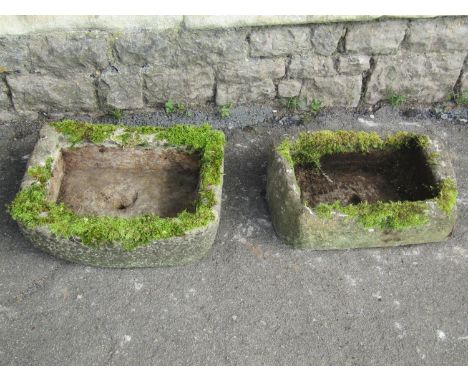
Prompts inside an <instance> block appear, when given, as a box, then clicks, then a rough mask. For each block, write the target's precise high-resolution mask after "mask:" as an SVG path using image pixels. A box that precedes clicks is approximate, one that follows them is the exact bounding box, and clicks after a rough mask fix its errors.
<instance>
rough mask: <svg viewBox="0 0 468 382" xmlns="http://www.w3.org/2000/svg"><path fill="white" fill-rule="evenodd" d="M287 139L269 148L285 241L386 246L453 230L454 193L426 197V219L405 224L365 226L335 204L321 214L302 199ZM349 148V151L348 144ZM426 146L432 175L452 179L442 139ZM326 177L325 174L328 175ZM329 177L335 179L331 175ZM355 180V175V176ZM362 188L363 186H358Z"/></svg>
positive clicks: (274, 211) (273, 200)
mask: <svg viewBox="0 0 468 382" xmlns="http://www.w3.org/2000/svg"><path fill="white" fill-rule="evenodd" d="M317 133H322V132H317ZM323 133H331V132H323ZM331 134H333V133H331ZM351 134H352V133H351ZM364 134H367V133H364ZM283 144H284V142H283ZM283 144H281V145H277V146H275V147H273V148H272V151H271V156H270V159H269V164H268V170H267V192H266V198H267V201H268V205H269V209H270V214H271V218H272V222H273V226H274V228H275V230H276V233H277V234H278V236H279V237H280V238H281V239H282V240H283V241H284V242H286V243H287V244H290V245H292V246H294V247H298V248H304V249H317V250H323V249H346V248H361V247H387V246H395V245H406V244H417V243H426V242H435V241H443V240H446V239H447V237H448V236H449V235H450V233H451V232H452V229H453V227H454V224H455V220H456V204H455V199H452V200H451V201H450V206H447V205H446V204H445V205H443V207H442V205H441V204H439V203H438V202H437V201H436V199H427V200H424V201H423V202H422V203H423V205H424V209H425V212H424V215H421V216H424V218H425V220H424V221H422V222H421V221H420V222H419V223H418V224H415V223H414V224H413V223H411V224H407V225H406V226H405V228H399V229H396V228H394V229H391V228H381V227H379V226H375V227H372V228H369V227H366V226H364V225H363V224H362V223H361V222H360V221H359V220H358V218H356V217H355V216H347V215H346V213H341V212H340V211H339V210H337V211H334V210H333V208H334V207H333V206H332V207H331V212H330V215H329V216H323V215H321V214H319V213H318V211H317V210H316V209H315V208H313V206H310V207H309V206H308V205H307V203H306V202H305V201H304V197H303V194H302V192H301V191H302V190H301V188H300V186H299V184H298V181H297V179H296V174H295V167H294V165H295V164H294V162H293V160H292V158H291V153H290V151H289V148H285V147H290V144H289V145H288V146H285V147H282V146H284V145H283ZM347 150H348V152H349V149H347ZM425 150H426V151H425V152H426V154H425V155H427V156H426V158H432V159H431V160H430V161H429V162H428V163H429V167H430V171H431V174H432V176H433V179H434V181H435V182H436V183H437V182H444V181H454V179H455V174H454V170H453V168H452V165H451V163H450V160H449V156H448V154H447V152H446V151H444V150H443V149H442V146H441V144H440V143H439V142H436V141H429V146H428V147H427V148H426V149H425ZM332 151H333V150H332ZM343 168H346V166H344V167H343ZM322 175H323V173H322ZM323 177H325V178H326V177H327V175H326V174H325V175H323ZM328 181H332V182H333V180H331V179H328ZM353 181H357V179H354V178H353ZM360 191H362V190H361V189H358V190H356V192H360ZM384 191H386V189H384ZM318 197H320V195H318ZM452 197H453V195H452ZM350 203H351V204H358V206H359V203H361V200H355V201H353V200H351V201H350ZM452 203H453V204H452ZM368 206H372V204H368ZM447 207H448V208H447ZM418 208H419V207H418ZM416 211H417V210H416ZM418 213H419V214H422V212H418ZM404 217H405V215H403V218H404ZM397 218H398V219H399V218H400V215H397Z"/></svg>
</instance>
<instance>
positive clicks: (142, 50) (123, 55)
mask: <svg viewBox="0 0 468 382" xmlns="http://www.w3.org/2000/svg"><path fill="white" fill-rule="evenodd" d="M111 41H113V42H114V44H113V46H114V51H115V55H116V56H117V58H118V60H119V61H120V62H121V63H122V64H125V65H130V66H142V67H143V66H145V65H155V64H166V65H168V66H172V65H174V64H175V62H176V57H177V52H178V50H177V49H178V48H177V33H176V32H172V31H167V32H154V31H148V30H142V31H126V32H123V33H116V34H114V35H112V37H111Z"/></svg>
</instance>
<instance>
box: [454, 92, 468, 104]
mask: <svg viewBox="0 0 468 382" xmlns="http://www.w3.org/2000/svg"><path fill="white" fill-rule="evenodd" d="M455 102H456V104H457V105H459V106H468V92H463V93H461V94H460V95H459V96H457V97H456V98H455Z"/></svg>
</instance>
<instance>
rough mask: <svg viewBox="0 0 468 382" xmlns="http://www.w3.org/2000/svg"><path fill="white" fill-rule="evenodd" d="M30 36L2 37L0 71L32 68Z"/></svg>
mask: <svg viewBox="0 0 468 382" xmlns="http://www.w3.org/2000/svg"><path fill="white" fill-rule="evenodd" d="M28 41H29V38H28V36H18V37H13V36H1V37H0V73H14V72H24V71H28V70H31V61H30V58H29V48H28Z"/></svg>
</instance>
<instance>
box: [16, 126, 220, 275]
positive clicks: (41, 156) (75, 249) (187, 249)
mask: <svg viewBox="0 0 468 382" xmlns="http://www.w3.org/2000/svg"><path fill="white" fill-rule="evenodd" d="M152 145H153V147H156V148H157V149H158V148H159V146H158V144H157V143H156V144H155V143H149V146H147V147H146V148H147V149H151V146H152ZM69 146H70V144H69V143H68V141H67V140H66V138H65V137H64V136H63V135H62V134H60V133H58V132H57V131H56V130H55V128H53V127H51V126H49V125H47V124H46V125H44V127H43V128H42V129H41V132H40V138H39V141H38V142H37V144H36V147H35V148H34V150H33V153H32V154H31V157H30V159H29V161H28V167H29V166H36V165H39V164H41V165H43V164H44V163H45V161H46V159H47V158H49V157H52V158H54V159H55V158H57V157H58V155H59V154H60V152H61V149H62V148H68V147H69ZM107 146H112V144H111V143H107ZM222 167H223V164H221V173H222V172H223V168H222ZM32 182H33V180H32V178H31V176H30V175H29V174H28V172H27V170H26V174H25V176H24V178H23V182H22V185H21V187H22V188H23V187H27V186H29V185H30V184H31V183H32ZM213 190H214V192H215V198H216V200H217V203H216V205H215V206H214V207H213V208H212V211H213V214H214V216H215V219H214V220H213V221H211V222H210V223H209V224H207V225H206V226H204V227H200V228H195V229H192V230H190V231H187V232H186V233H185V234H184V235H183V236H178V237H172V238H168V239H160V240H154V241H152V242H151V243H149V244H146V245H142V246H139V247H137V248H135V249H133V250H124V249H123V248H121V247H120V246H119V245H109V246H101V247H90V246H87V245H84V244H82V243H81V242H80V241H79V240H77V239H75V238H64V237H60V236H57V235H55V234H53V233H51V232H50V230H49V229H48V227H47V225H46V226H40V227H36V228H33V229H28V228H25V227H23V226H21V227H20V228H21V230H22V232H23V234H24V235H25V236H26V237H27V238H28V239H29V240H30V241H31V242H32V243H33V244H34V245H35V246H37V247H38V248H40V249H41V250H42V251H44V252H47V253H49V254H51V255H53V256H56V257H59V258H61V259H64V260H68V261H72V262H76V263H81V264H87V265H93V266H100V267H112V268H135V267H153V266H173V265H183V264H187V263H190V262H193V261H196V260H199V259H201V258H202V257H203V256H205V255H206V254H207V252H208V251H209V249H210V248H211V245H212V244H213V241H214V239H215V237H216V232H217V230H218V225H219V215H220V211H221V196H222V195H221V194H222V183H221V184H220V185H216V186H214V188H213Z"/></svg>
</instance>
